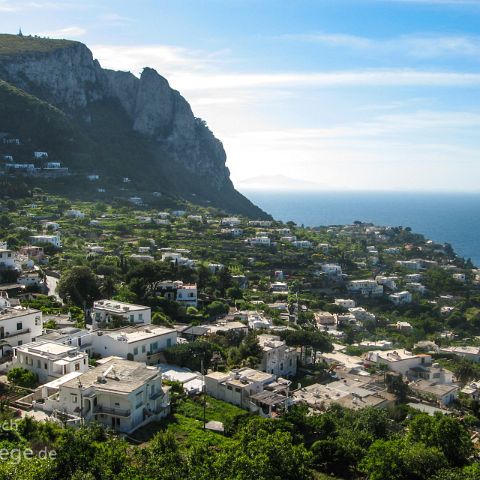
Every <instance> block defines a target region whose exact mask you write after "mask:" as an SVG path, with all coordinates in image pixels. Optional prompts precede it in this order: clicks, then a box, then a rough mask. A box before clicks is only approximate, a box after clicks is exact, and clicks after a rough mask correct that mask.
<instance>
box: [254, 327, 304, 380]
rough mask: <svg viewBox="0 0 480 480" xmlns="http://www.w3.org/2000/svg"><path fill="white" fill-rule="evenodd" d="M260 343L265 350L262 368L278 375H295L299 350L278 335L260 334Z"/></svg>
mask: <svg viewBox="0 0 480 480" xmlns="http://www.w3.org/2000/svg"><path fill="white" fill-rule="evenodd" d="M257 340H258V343H259V345H260V347H261V348H262V350H263V357H262V362H261V364H260V370H262V371H263V372H268V373H272V374H273V375H276V376H277V377H287V378H290V377H294V376H295V375H296V373H297V357H298V354H297V350H296V348H292V347H289V346H287V344H286V342H285V341H284V340H280V337H277V336H276V335H265V334H264V335H258V337H257Z"/></svg>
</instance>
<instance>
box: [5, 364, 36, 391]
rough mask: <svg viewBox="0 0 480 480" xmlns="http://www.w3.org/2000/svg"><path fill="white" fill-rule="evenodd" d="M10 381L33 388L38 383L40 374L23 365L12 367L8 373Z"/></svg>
mask: <svg viewBox="0 0 480 480" xmlns="http://www.w3.org/2000/svg"><path fill="white" fill-rule="evenodd" d="M7 379H8V381H9V382H11V383H14V384H15V385H18V386H20V387H26V388H33V387H35V386H36V385H37V383H38V375H37V374H36V373H33V372H30V371H29V370H26V369H25V368H22V367H14V368H12V369H11V370H10V371H9V372H8V375H7Z"/></svg>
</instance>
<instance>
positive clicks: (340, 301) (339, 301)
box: [335, 298, 355, 309]
mask: <svg viewBox="0 0 480 480" xmlns="http://www.w3.org/2000/svg"><path fill="white" fill-rule="evenodd" d="M335 305H338V306H339V307H342V308H347V309H348V308H355V300H352V299H350V298H336V299H335Z"/></svg>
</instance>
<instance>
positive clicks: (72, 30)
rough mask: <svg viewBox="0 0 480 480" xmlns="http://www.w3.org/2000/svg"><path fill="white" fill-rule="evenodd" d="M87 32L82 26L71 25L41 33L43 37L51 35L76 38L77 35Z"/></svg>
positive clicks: (52, 36) (80, 35)
mask: <svg viewBox="0 0 480 480" xmlns="http://www.w3.org/2000/svg"><path fill="white" fill-rule="evenodd" d="M86 33H87V30H85V29H84V28H82V27H77V26H74V25H72V26H70V27H64V28H59V29H58V30H51V31H49V32H42V33H41V34H40V35H41V36H43V37H51V38H75V37H82V36H83V35H85V34H86Z"/></svg>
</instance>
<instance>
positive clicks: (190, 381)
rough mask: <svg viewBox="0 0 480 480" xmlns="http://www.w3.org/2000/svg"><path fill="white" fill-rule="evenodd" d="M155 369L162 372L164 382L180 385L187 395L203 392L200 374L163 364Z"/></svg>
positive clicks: (203, 383)
mask: <svg viewBox="0 0 480 480" xmlns="http://www.w3.org/2000/svg"><path fill="white" fill-rule="evenodd" d="M157 368H158V369H159V370H160V371H161V372H162V378H163V379H164V380H168V381H169V382H178V383H180V384H182V387H183V390H184V392H185V393H186V394H187V395H195V394H199V393H201V392H203V389H204V385H205V382H204V381H203V376H202V375H200V373H198V372H192V371H191V370H189V369H188V368H182V367H178V366H176V365H169V364H164V363H162V364H159V365H157Z"/></svg>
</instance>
